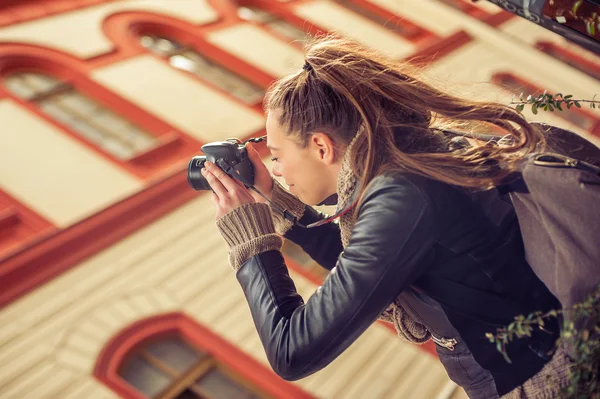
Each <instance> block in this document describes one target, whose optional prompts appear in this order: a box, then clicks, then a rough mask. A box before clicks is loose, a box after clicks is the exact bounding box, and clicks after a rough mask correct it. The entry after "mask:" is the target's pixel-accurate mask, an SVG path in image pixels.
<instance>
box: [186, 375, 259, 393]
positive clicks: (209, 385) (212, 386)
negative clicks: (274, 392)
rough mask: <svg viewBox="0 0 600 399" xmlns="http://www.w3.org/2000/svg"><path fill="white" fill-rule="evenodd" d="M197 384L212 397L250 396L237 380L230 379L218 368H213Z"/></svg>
mask: <svg viewBox="0 0 600 399" xmlns="http://www.w3.org/2000/svg"><path fill="white" fill-rule="evenodd" d="M195 386H196V387H197V388H198V389H200V390H201V391H202V392H203V393H204V394H206V395H208V396H209V397H211V398H236V399H237V398H250V397H251V396H252V392H249V391H247V390H246V389H245V388H244V387H242V386H241V385H239V384H238V383H237V382H236V381H234V380H232V379H230V378H229V377H228V376H227V375H225V374H223V373H222V372H221V371H219V370H218V369H213V370H211V371H209V372H208V373H207V374H205V375H204V376H202V378H200V379H199V380H198V381H196V384H195Z"/></svg>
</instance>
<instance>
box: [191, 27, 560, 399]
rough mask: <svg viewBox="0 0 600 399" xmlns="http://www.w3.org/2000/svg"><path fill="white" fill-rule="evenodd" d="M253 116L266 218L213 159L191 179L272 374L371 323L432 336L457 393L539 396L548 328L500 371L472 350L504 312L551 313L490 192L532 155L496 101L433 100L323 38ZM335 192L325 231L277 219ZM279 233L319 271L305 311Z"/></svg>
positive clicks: (368, 56) (491, 358)
mask: <svg viewBox="0 0 600 399" xmlns="http://www.w3.org/2000/svg"><path fill="white" fill-rule="evenodd" d="M265 108H266V112H267V145H268V147H269V149H270V151H271V153H272V155H273V174H274V175H275V176H279V177H282V178H283V179H284V180H285V181H286V183H287V184H288V185H289V187H290V188H289V190H290V193H291V194H290V193H288V192H286V191H285V190H284V189H283V188H282V187H281V186H280V185H278V184H277V183H273V180H272V178H271V176H270V175H269V173H268V171H267V169H266V168H265V166H264V165H263V164H262V163H261V161H260V158H259V157H258V154H257V153H256V152H255V151H254V150H253V149H252V150H251V151H250V156H251V160H252V162H253V164H254V168H255V186H256V187H257V188H258V189H259V190H260V191H262V192H263V193H265V194H266V197H268V198H270V200H271V201H272V203H273V204H275V205H276V207H273V208H271V207H270V206H269V204H268V203H266V202H265V201H264V199H263V198H261V197H259V196H256V195H255V194H253V193H251V192H250V191H248V190H246V189H245V188H244V187H243V185H241V183H238V182H237V181H235V180H233V179H231V178H230V177H229V176H227V175H226V174H225V173H224V172H223V171H222V170H221V169H219V168H218V167H216V166H215V165H214V164H210V163H207V164H206V167H205V169H204V170H203V175H204V177H205V178H206V179H207V180H208V182H209V183H210V185H211V187H212V189H213V191H214V193H213V201H214V203H215V205H216V208H217V226H218V227H219V229H220V231H221V233H222V235H223V237H224V238H225V240H226V241H227V242H228V244H229V246H230V253H229V259H230V263H231V264H232V266H233V267H234V269H235V270H236V271H237V274H236V275H237V278H238V280H239V282H240V284H241V286H242V289H243V290H244V292H245V294H246V297H247V300H248V303H249V305H250V308H251V312H252V316H253V318H254V321H255V325H256V326H257V329H258V333H259V335H260V338H261V340H262V343H263V345H264V347H265V350H266V353H267V357H268V359H269V361H270V363H271V365H272V367H273V369H274V370H275V371H276V372H277V373H278V374H279V375H280V376H281V377H283V378H285V379H289V380H294V379H298V378H302V377H305V376H307V375H310V374H311V373H314V372H316V371H318V370H319V369H321V368H323V367H325V366H326V365H327V364H328V363H330V362H331V361H332V360H333V359H335V358H336V357H337V356H338V355H339V354H340V353H342V352H343V351H344V350H345V349H346V348H347V347H348V346H349V345H350V344H351V343H352V342H353V341H354V340H356V339H357V338H358V337H359V336H360V335H361V334H362V333H363V332H364V331H365V330H366V329H367V328H368V327H369V326H370V325H371V324H372V323H373V322H374V321H375V320H377V319H378V318H381V319H383V320H387V321H390V322H393V323H394V325H395V326H396V329H397V331H398V333H399V335H400V336H401V337H402V338H404V339H406V340H408V341H410V342H415V343H421V342H424V341H426V340H428V339H429V338H431V339H433V340H434V342H436V344H437V349H438V353H439V355H440V360H441V361H442V363H443V364H444V366H445V367H446V370H447V371H448V374H449V375H450V377H451V378H452V379H453V380H454V381H456V382H457V383H458V384H459V385H461V386H463V387H464V388H465V390H466V391H467V393H468V394H469V395H470V397H474V398H494V397H499V396H503V395H507V396H509V397H525V396H527V397H535V395H536V394H537V393H538V392H541V391H544V394H546V393H548V392H546V391H547V389H548V388H547V387H546V380H545V376H546V375H549V374H551V375H554V376H553V378H554V379H555V380H556V377H557V375H556V373H557V372H556V371H554V370H555V369H560V368H561V367H562V366H564V364H565V362H566V359H565V357H564V355H563V353H562V352H561V351H557V352H556V353H554V354H552V351H553V349H554V346H555V341H556V338H557V326H556V325H547V326H546V328H545V329H544V331H541V330H540V331H535V332H534V333H533V334H532V337H531V338H530V339H527V340H517V341H516V342H514V343H512V344H510V345H509V346H508V347H507V351H508V355H509V357H510V358H511V360H512V362H511V363H508V362H506V361H505V360H504V358H503V357H502V355H501V354H500V353H499V352H498V351H497V350H496V348H495V346H494V345H491V344H490V343H489V342H488V341H487V340H486V339H485V333H486V332H494V331H495V329H496V327H498V326H505V325H507V324H509V323H510V322H511V321H512V320H513V317H514V316H515V315H518V314H528V313H530V312H533V311H536V310H541V311H546V310H549V309H552V308H558V307H560V304H559V303H558V302H557V300H556V298H554V296H552V294H551V293H550V292H549V291H548V290H547V288H546V287H545V286H544V285H543V284H542V283H541V281H540V280H539V279H538V278H537V277H536V275H535V274H534V273H533V272H532V270H531V268H530V267H529V265H528V264H527V263H526V261H525V259H524V254H523V244H522V239H521V236H520V232H519V227H518V224H517V220H516V217H515V215H514V212H513V210H512V207H511V206H510V204H509V203H507V202H505V201H503V200H502V199H501V197H500V195H499V193H498V191H497V190H495V189H493V187H494V186H496V185H499V184H503V183H505V182H506V180H507V179H508V178H509V177H510V176H511V173H512V172H513V171H514V169H515V167H516V164H517V162H518V161H519V160H520V159H521V158H522V157H523V156H525V155H527V154H528V153H530V152H533V151H534V150H539V149H541V148H543V146H544V143H545V140H544V135H543V133H542V132H541V131H540V130H539V129H538V128H537V127H535V126H534V125H531V124H529V123H528V122H527V121H525V119H524V118H523V117H522V116H521V115H520V114H518V113H517V112H515V111H514V110H512V109H510V108H508V107H506V106H502V105H499V104H495V103H482V102H473V101H469V100H464V99H460V98H457V97H454V96H452V95H448V94H446V93H443V92H441V91H439V90H436V89H435V88H433V87H431V86H429V85H427V84H426V83H424V82H422V81H420V80H418V79H415V78H413V77H411V76H410V75H409V74H408V73H407V72H405V71H403V70H402V69H401V68H400V67H398V66H397V65H395V64H393V63H392V62H391V61H389V60H386V59H383V58H381V57H379V56H378V55H377V54H373V53H371V52H369V51H367V50H365V49H363V48H361V47H359V46H358V45H356V44H354V43H350V42H346V41H343V40H341V39H332V38H322V39H317V40H315V41H314V42H313V43H311V44H310V45H309V46H308V47H307V50H306V64H305V65H304V67H303V68H302V70H300V71H298V72H296V73H294V74H292V75H290V76H288V77H286V78H283V79H281V80H279V81H278V82H276V83H275V84H274V85H273V86H272V87H271V89H270V90H269V92H268V93H267V95H266V98H265ZM441 121H443V122H444V123H445V124H446V125H448V124H452V123H453V122H484V123H487V124H489V125H491V126H495V127H496V128H498V129H502V130H504V131H505V132H506V134H507V137H510V139H509V140H506V143H505V144H504V145H500V144H498V143H491V142H490V143H485V144H483V145H475V146H472V147H471V146H470V144H468V143H464V140H462V141H463V142H461V139H460V138H459V139H458V140H457V139H456V137H455V136H454V135H453V134H451V133H449V132H448V131H445V130H443V128H442V122H441ZM465 144H467V145H465ZM335 195H337V200H338V210H340V211H342V213H343V216H341V218H340V221H339V224H338V223H328V224H324V225H322V226H319V227H314V228H310V229H307V228H303V227H300V226H299V225H297V224H294V223H292V222H290V220H289V219H290V218H289V217H288V218H284V217H283V216H282V214H281V212H280V211H279V210H280V209H281V208H283V209H285V210H287V211H288V215H289V214H292V215H294V216H295V217H296V218H297V219H298V221H299V223H300V224H302V225H308V224H310V223H313V222H317V221H319V220H321V219H322V218H323V217H324V216H323V215H321V214H319V213H317V212H316V211H314V210H313V209H312V208H310V207H309V206H306V205H305V204H309V205H315V204H320V203H323V202H324V201H326V200H327V199H330V198H333V197H335ZM282 235H283V236H285V237H286V238H288V239H291V240H292V241H294V242H296V243H298V244H299V245H301V246H302V248H303V249H304V250H305V251H306V252H307V253H308V254H309V255H311V257H312V258H313V259H315V260H316V261H317V262H319V263H320V264H321V265H322V266H324V267H326V268H328V269H330V270H331V272H330V274H329V276H328V277H327V279H326V280H325V282H324V283H323V285H322V286H321V287H320V288H319V289H318V290H317V291H316V292H315V293H314V294H313V295H312V296H311V297H310V299H309V300H308V301H307V303H306V304H305V303H304V302H303V300H302V298H301V297H300V296H299V295H298V294H297V292H296V290H295V287H294V284H293V282H292V280H291V279H290V278H289V275H288V273H287V269H286V266H285V263H284V260H283V257H282V255H281V253H280V248H281V245H282V237H281V236H282ZM563 368H564V367H563ZM559 374H560V373H559ZM558 377H559V378H563V377H564V375H559V376H558Z"/></svg>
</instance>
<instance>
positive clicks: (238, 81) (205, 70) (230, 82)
mask: <svg viewBox="0 0 600 399" xmlns="http://www.w3.org/2000/svg"><path fill="white" fill-rule="evenodd" d="M140 44H141V45H142V46H143V47H145V48H146V49H148V50H150V51H151V52H153V53H154V54H157V55H158V56H160V57H163V58H165V59H167V60H168V62H169V64H170V65H171V66H172V67H174V68H177V69H181V70H184V71H188V72H190V73H193V74H194V75H196V76H197V77H199V78H200V79H202V80H204V81H205V82H207V83H209V84H213V85H215V86H217V87H218V88H219V89H221V90H223V91H225V92H227V93H229V94H231V95H233V96H234V97H236V98H238V99H240V100H241V101H243V102H244V103H246V104H248V105H256V104H259V103H260V102H261V101H262V98H263V96H264V90H263V89H262V88H261V87H259V86H257V85H255V84H253V83H252V82H250V81H248V80H246V79H244V78H242V77H241V76H239V75H237V74H235V73H234V72H232V71H230V70H229V69H226V68H224V67H222V66H221V65H218V64H216V63H214V62H212V61H211V60H209V59H208V58H206V57H205V56H203V55H202V54H200V53H199V52H197V51H196V50H194V49H193V48H191V47H188V46H184V45H183V44H181V43H179V42H177V41H176V40H173V39H171V38H167V37H161V36H155V35H143V36H141V37H140Z"/></svg>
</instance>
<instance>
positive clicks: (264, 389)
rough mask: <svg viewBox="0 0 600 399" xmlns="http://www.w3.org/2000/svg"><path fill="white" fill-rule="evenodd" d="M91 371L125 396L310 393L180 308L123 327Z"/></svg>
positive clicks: (300, 398) (183, 398) (303, 398)
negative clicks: (176, 310)
mask: <svg viewBox="0 0 600 399" xmlns="http://www.w3.org/2000/svg"><path fill="white" fill-rule="evenodd" d="M94 376H95V377H96V378H98V379H99V380H100V381H102V382H103V383H105V384H106V385H107V386H109V387H110V388H111V389H113V390H114V391H115V392H117V393H118V394H119V396H120V397H123V398H127V399H146V398H151V399H155V398H160V399H163V398H164V399H166V398H169V399H195V398H208V399H221V398H236V399H237V398H241V399H258V398H282V399H292V398H294V399H311V398H312V396H311V395H309V394H308V393H307V392H305V391H304V390H302V389H301V388H299V387H297V386H295V385H294V384H292V383H289V382H287V381H284V380H282V379H281V378H279V377H278V376H277V375H276V374H275V373H273V371H271V370H270V369H269V368H268V367H267V366H265V365H263V364H261V363H259V362H258V361H256V360H255V359H254V358H252V357H250V356H248V355H247V354H245V353H243V352H242V351H241V350H240V349H239V348H237V347H236V346H234V345H232V344H231V343H230V342H229V341H226V340H225V339H224V338H222V337H220V336H219V335H216V334H215V333H213V332H212V331H210V330H209V329H207V328H206V327H204V326H203V325H201V324H199V323H197V322H196V321H195V320H193V319H191V318H190V317H188V316H187V315H185V314H183V313H168V314H161V315H156V316H152V317H149V318H147V319H144V320H140V321H138V322H136V323H134V324H132V325H130V326H129V327H127V328H125V329H124V330H123V331H121V332H120V333H119V334H118V335H116V336H115V337H113V338H112V339H111V340H110V341H109V342H108V343H107V344H106V345H105V347H104V349H103V350H102V351H101V353H100V356H99V358H98V361H97V363H96V367H95V369H94Z"/></svg>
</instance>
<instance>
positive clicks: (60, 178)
mask: <svg viewBox="0 0 600 399" xmlns="http://www.w3.org/2000/svg"><path fill="white" fill-rule="evenodd" d="M0 120H2V121H3V123H4V127H3V132H2V134H0V187H2V189H3V190H6V191H7V192H8V193H9V194H11V195H12V196H14V197H15V198H17V200H19V201H21V202H23V203H24V204H26V205H28V206H29V207H31V208H32V209H33V210H34V211H36V212H37V213H39V214H40V215H42V216H43V217H45V218H47V219H49V220H50V221H51V222H52V223H54V224H56V225H57V226H59V227H65V226H68V225H70V224H72V223H75V222H77V221H79V220H81V219H83V218H85V217H87V216H90V215H91V214H93V213H96V212H98V211H101V210H102V209H104V208H106V207H107V206H109V205H112V204H113V203H115V202H118V201H120V200H122V199H124V198H126V197H128V196H130V195H131V194H133V193H135V192H137V191H138V190H139V189H140V188H141V187H142V186H141V182H140V181H139V180H138V179H137V178H135V177H134V176H132V175H129V174H128V173H127V172H125V171H124V170H123V169H122V168H120V167H118V166H116V165H115V164H113V163H111V162H110V161H108V160H107V159H105V158H102V157H101V156H100V155H99V154H98V153H97V152H95V151H93V150H91V149H89V148H87V147H86V146H85V145H83V144H81V143H79V142H78V141H75V140H73V139H71V138H70V137H69V136H67V135H66V134H65V133H63V132H62V131H61V130H60V129H59V128H57V127H55V126H54V125H52V124H50V123H49V122H47V121H45V120H44V119H42V118H41V117H39V116H37V115H36V114H34V113H32V112H30V111H28V110H26V109H24V108H23V107H21V106H20V105H18V104H16V103H15V102H13V101H12V100H0Z"/></svg>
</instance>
